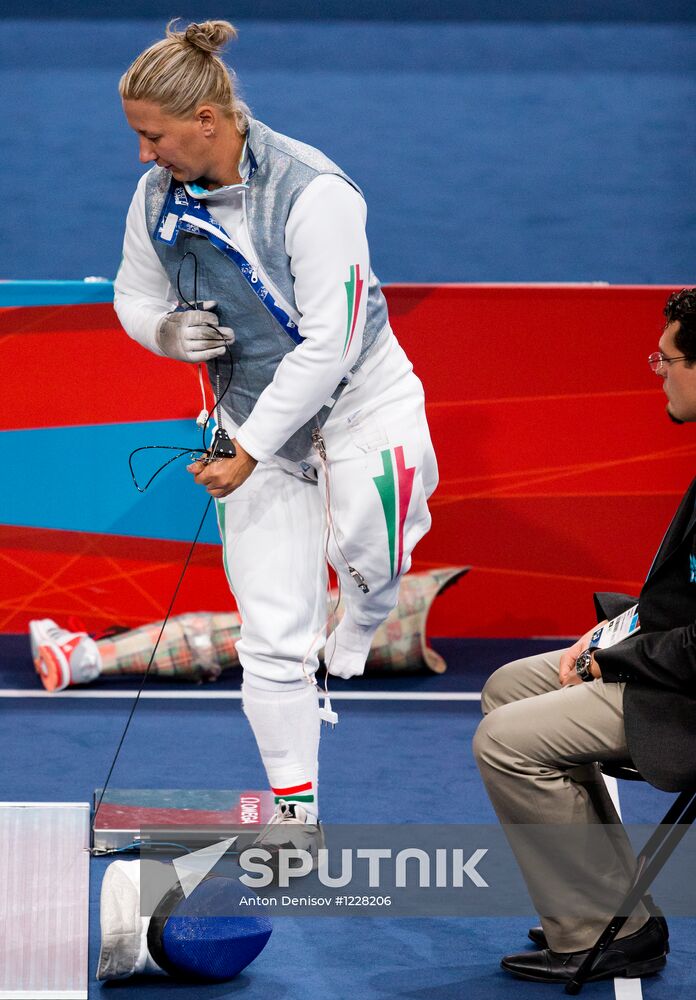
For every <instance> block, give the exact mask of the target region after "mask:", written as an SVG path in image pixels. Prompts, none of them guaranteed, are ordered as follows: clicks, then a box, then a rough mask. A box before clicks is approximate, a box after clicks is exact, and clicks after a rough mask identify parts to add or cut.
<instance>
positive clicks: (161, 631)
mask: <svg viewBox="0 0 696 1000" xmlns="http://www.w3.org/2000/svg"><path fill="white" fill-rule="evenodd" d="M212 501H213V498H212V497H208V502H207V504H206V505H205V510H204V511H203V517H202V518H201V520H200V523H199V525H198V530H197V531H196V535H195V537H194V539H193V541H192V542H191V548H190V549H189V551H188V555H187V556H186V561H185V562H184V568H183V569H182V571H181V574H180V576H179V580H178V582H177V585H176V587H175V589H174V593H173V595H172V599H171V601H170V602H169V607H168V608H167V614H166V615H165V616H164V621H163V622H162V627H161V629H160V631H159V635H158V636H157V642H156V643H155V645H154V648H153V650H152V653H151V655H150V660H149V662H148V665H147V667H146V668H145V673H144V674H143V679H142V680H141V682H140V687H139V688H138V693H137V694H136V696H135V701H134V702H133V705H132V707H131V710H130V715H129V716H128V721H127V722H126V725H125V728H124V730H123V733H122V734H121V739H120V740H119V744H118V747H117V748H116V753H115V754H114V759H113V760H112V762H111V767H110V768H109V773H108V774H107V776H106V781H105V782H104V785H103V787H102V790H101V795H100V796H99V801H98V802H97V805H96V808H95V810H94V820H93V822H92V829H94V827H95V826H96V822H97V816H98V815H99V809H100V808H101V804H102V801H103V799H104V794H105V792H106V789H107V787H108V785H109V781H110V780H111V775H112V774H113V770H114V768H115V766H116V761H117V760H118V755H119V754H120V752H121V747H122V746H123V741H124V740H125V738H126V734H127V732H128V729H129V727H130V724H131V720H132V718H133V715H134V714H135V710H136V708H137V707H138V702H139V701H140V695H141V694H142V692H143V688H144V687H145V681H146V680H147V678H148V674H149V673H150V668H151V667H152V664H153V663H154V660H155V655H156V653H157V649H158V647H159V644H160V640H161V639H162V636H163V635H164V630H165V627H166V625H167V622H168V621H169V616H170V615H171V613H172V608H173V607H174V602H175V601H176V598H177V594H178V593H179V588H180V587H181V584H182V581H183V579H184V574H185V573H186V570H187V569H188V565H189V563H190V562H191V556H192V555H193V550H194V549H195V547H196V542H197V541H198V536H199V535H200V533H201V531H202V530H203V522H204V521H205V519H206V517H207V514H208V511H209V510H210V505H211V503H212Z"/></svg>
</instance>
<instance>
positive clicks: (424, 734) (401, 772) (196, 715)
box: [0, 637, 696, 1000]
mask: <svg viewBox="0 0 696 1000" xmlns="http://www.w3.org/2000/svg"><path fill="white" fill-rule="evenodd" d="M443 642H444V641H442V640H441V641H440V643H438V646H439V648H440V650H441V652H442V651H444V646H446V647H447V652H448V655H449V659H450V664H451V666H450V670H449V671H448V673H446V674H445V675H443V676H442V677H438V678H434V677H428V676H425V677H418V678H415V679H410V680H408V679H402V680H400V681H398V682H396V684H394V682H391V681H388V680H386V679H385V680H382V681H376V680H375V681H373V682H372V685H371V686H372V688H373V689H379V690H389V689H393V687H396V686H397V685H398V686H400V687H401V689H402V690H403V689H408V688H409V687H411V689H412V690H418V686H419V685H421V687H425V688H427V689H428V690H433V689H436V690H440V691H454V690H462V689H463V685H464V684H465V680H466V677H467V676H468V677H469V680H470V682H471V683H470V684H469V688H468V689H469V690H479V687H480V683H481V681H482V679H483V677H484V674H485V673H486V672H490V669H492V668H493V666H494V665H497V664H495V663H493V662H491V661H492V660H493V659H494V658H495V657H496V656H500V655H501V654H502V653H503V652H504V653H505V655H504V656H503V657H502V658H503V659H508V658H511V657H513V656H516V655H523V654H524V653H526V652H529V651H532V650H533V649H535V648H538V642H537V643H534V642H531V643H530V642H529V641H522V640H518V641H511V640H507V641H505V642H502V641H501V642H499V643H490V644H489V643H488V642H484V641H483V640H479V641H475V640H468V641H461V642H457V641H455V640H448V641H446V642H444V646H443ZM3 654H4V655H3ZM497 662H498V663H499V662H501V660H500V659H498V661H497ZM20 676H21V677H23V680H24V681H25V682H26V684H27V687H28V688H31V687H35V683H36V682H35V679H34V675H33V668H32V664H31V661H30V659H29V656H28V649H27V646H26V639H25V638H24V637H21V638H20V637H16V638H10V639H9V640H8V639H3V640H2V642H0V686H1V687H3V688H9V687H17V686H19V685H18V683H17V682H18V679H19V678H20ZM364 683H365V684H369V682H364ZM150 689H151V690H152V689H156V684H155V683H154V682H153V683H152V685H151V687H150ZM464 689H466V688H464ZM104 695H105V697H104V698H103V699H99V700H91V699H90V700H84V699H72V700H70V699H53V698H51V697H50V696H47V697H46V698H45V699H44V698H24V697H20V698H11V699H10V698H7V699H0V713H2V724H1V725H0V759H1V760H2V761H3V764H4V766H3V768H2V771H1V772H0V800H6V801H9V800H25V801H26V800H29V801H31V800H63V801H70V800H72V801H85V800H88V799H89V798H90V796H91V793H92V791H93V789H94V788H95V787H97V786H99V785H100V784H101V783H102V782H103V780H104V776H105V774H106V771H107V768H108V765H109V762H110V759H111V755H112V753H113V751H114V747H115V744H116V741H117V739H118V737H119V735H120V732H121V729H122V727H123V724H124V722H125V719H126V717H127V714H128V711H129V708H130V702H129V701H128V700H126V699H114V698H109V691H108V690H105V691H104ZM336 707H338V709H339V712H340V716H341V719H340V723H339V725H338V727H337V728H336V730H335V731H333V732H330V733H328V734H327V735H326V736H325V737H324V739H323V743H322V770H321V774H320V796H321V801H322V815H323V817H324V819H325V820H326V821H327V822H345V821H348V822H364V823H409V822H433V823H461V822H470V823H488V822H494V821H495V819H494V816H493V813H492V810H491V808H490V805H489V804H488V801H487V799H486V796H485V793H484V791H483V788H482V786H481V783H480V780H479V777H478V773H477V771H476V769H475V765H474V763H473V760H472V756H471V749H470V746H471V737H472V735H473V733H474V730H475V728H476V726H477V723H478V719H479V705H478V702H476V701H474V702H446V701H445V702H422V701H409V702H388V701H387V702H360V701H355V702H351V701H344V702H340V703H337V704H336ZM263 781H264V779H263V774H262V771H261V766H260V764H259V761H258V757H257V753H256V750H255V747H254V745H253V742H252V738H251V734H250V731H249V729H248V726H247V723H246V720H245V719H244V717H243V715H242V713H241V708H240V704H239V702H237V701H229V700H226V701H221V702H216V701H215V700H204V701H193V700H191V701H159V700H151V701H145V702H141V704H140V705H139V707H138V710H137V713H136V716H135V720H134V723H133V726H132V728H131V731H130V733H129V736H128V739H127V742H126V744H125V747H124V750H123V753H122V756H121V759H120V761H119V764H118V765H117V769H116V771H115V773H114V776H113V778H112V783H113V787H129V786H130V787H133V786H135V787H149V788H158V787H161V788H167V787H179V788H200V787H202V786H204V787H219V788H223V787H227V788H231V787H232V788H233V787H256V786H258V787H263ZM622 803H623V809H624V816H625V818H626V819H627V820H629V821H632V822H649V821H650V820H652V819H654V818H655V816H656V815H657V814H658V813H659V812H660V810H664V808H665V796H663V795H661V794H660V793H658V792H655V791H653V790H651V789H648V788H646V787H645V786H642V785H641V786H639V787H637V788H633V787H626V786H623V785H622ZM108 863H109V859H106V858H99V859H94V860H93V861H92V881H91V934H90V977H91V981H90V998H97V997H105V996H107V995H108V994H109V993H110V992H111V991H115V995H117V996H119V997H123V998H124V1000H130V998H131V997H133V998H135V997H141V996H142V997H145V996H157V997H161V998H169V997H177V998H182V997H186V998H188V997H191V996H195V997H200V998H201V1000H205V998H211V1000H212V998H222V997H235V996H238V995H242V994H243V996H244V997H245V1000H257V998H258V1000H261V998H263V1000H266V998H269V997H276V998H279V1000H300V998H301V1000H326V998H334V997H336V998H344V997H346V998H347V997H354V998H375V1000H378V998H387V997H394V998H396V997H404V998H413V1000H418V998H421V997H422V998H426V997H427V998H428V1000H459V998H462V997H466V998H467V1000H469V998H471V1000H482V998H484V997H485V998H498V997H509V996H513V995H514V996H519V997H524V998H527V1000H537V998H541V997H542V996H543V997H545V998H547V997H550V996H553V995H557V994H559V992H560V991H559V990H558V988H557V987H548V986H540V985H535V984H531V983H515V982H513V981H511V980H509V979H508V977H507V976H505V975H504V974H503V973H502V972H500V971H499V969H498V962H499V959H500V956H501V955H502V954H504V953H506V952H509V951H511V950H519V949H521V948H524V947H525V942H526V931H527V927H528V926H529V920H528V919H522V918H514V919H512V918H506V919H502V918H496V919H492V918H478V919H450V918H437V919H416V918H409V919H400V920H396V919H385V918H381V917H380V918H362V917H354V918H350V919H344V918H321V919H320V918H304V919H300V918H278V919H276V920H275V923H274V932H273V935H272V937H271V940H270V943H269V945H268V946H267V948H266V949H265V950H264V951H263V952H262V954H261V955H260V956H259V958H258V959H257V960H256V962H254V964H253V965H252V966H251V967H249V968H248V969H247V970H246V971H245V973H243V974H242V975H241V976H240V977H239V978H238V979H237V980H235V981H234V982H232V983H231V984H227V985H216V986H209V987H196V988H195V991H192V990H191V988H190V987H188V986H182V985H178V984H175V983H173V982H171V981H167V980H145V979H141V980H128V981H124V982H121V983H112V984H109V985H100V984H98V983H97V982H96V981H95V980H94V972H95V969H96V960H97V954H98V948H99V917H98V910H99V891H100V885H101V879H102V876H103V872H104V869H105V867H106V865H107V864H108ZM671 930H672V953H671V955H670V959H669V964H668V967H667V970H666V971H665V972H664V973H663V974H662V975H660V976H658V977H655V978H653V979H650V980H646V981H644V982H643V995H644V997H645V998H646V1000H662V998H665V1000H666V998H667V997H670V998H675V997H684V998H686V997H693V995H694V993H696V967H694V961H693V956H692V945H693V935H694V931H695V930H696V921H695V920H686V919H678V920H672V921H671ZM554 990H555V992H554ZM587 995H588V996H590V997H596V998H601V1000H608V998H610V997H613V995H614V992H613V986H612V985H611V984H610V983H597V984H592V985H591V986H590V987H587Z"/></svg>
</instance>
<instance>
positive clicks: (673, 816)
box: [565, 791, 696, 996]
mask: <svg viewBox="0 0 696 1000" xmlns="http://www.w3.org/2000/svg"><path fill="white" fill-rule="evenodd" d="M694 819H696V792H693V791H688V792H681V794H680V795H679V797H678V799H677V800H676V801H675V802H674V803H673V804H672V806H671V807H670V809H669V810H668V812H667V815H666V816H665V818H664V820H663V821H662V823H660V825H659V826H658V828H657V829H656V830H655V832H654V833H653V834H652V836H651V837H650V839H649V840H648V842H647V844H646V845H645V847H644V848H643V850H642V851H641V852H640V854H639V855H638V866H637V869H636V877H635V879H634V881H633V885H632V886H631V888H630V889H629V890H628V892H627V893H626V895H625V896H624V899H623V901H622V903H621V905H620V906H619V913H625V914H627V915H626V916H615V917H613V918H612V920H611V921H610V922H609V924H608V925H607V926H606V927H605V928H604V930H603V931H602V933H601V934H600V936H599V937H598V939H597V940H596V942H595V944H594V946H593V947H592V948H591V949H590V953H589V954H588V956H587V958H586V959H585V961H584V962H583V963H582V965H581V966H580V968H579V969H578V971H577V972H576V973H575V977H574V978H573V979H571V981H570V982H569V983H568V984H567V985H566V988H565V991H566V993H569V994H570V995H571V996H575V995H576V994H578V993H579V992H580V990H581V989H582V987H583V985H584V983H585V981H586V980H587V978H588V976H589V975H590V974H591V972H592V968H593V966H594V964H595V962H596V960H597V958H598V956H599V955H600V954H601V953H602V952H604V951H606V949H607V948H608V947H609V945H610V944H611V943H612V941H613V940H614V938H615V937H616V935H617V934H618V933H619V931H620V930H621V928H622V927H623V925H624V924H625V923H626V921H627V920H628V917H629V915H630V914H631V913H633V911H634V910H635V908H636V906H637V905H638V903H639V902H640V900H641V899H642V898H643V896H644V895H645V893H646V892H647V890H648V889H649V888H650V886H651V885H652V884H653V882H654V881H655V879H656V878H657V876H658V875H659V874H660V872H661V871H662V869H663V867H664V866H665V864H666V862H667V859H668V858H669V857H670V855H671V854H672V853H673V851H674V849H675V848H676V846H677V844H678V843H679V841H680V840H681V839H682V837H683V836H684V835H685V833H686V831H687V830H688V829H689V827H690V826H691V824H692V823H693V821H694ZM668 821H669V826H668V825H667V823H668Z"/></svg>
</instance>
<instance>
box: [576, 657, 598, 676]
mask: <svg viewBox="0 0 696 1000" xmlns="http://www.w3.org/2000/svg"><path fill="white" fill-rule="evenodd" d="M575 672H576V674H577V675H578V677H579V678H580V680H581V681H593V680H594V677H593V675H592V650H591V649H586V650H585V651H584V653H580V656H578V658H577V660H576V661H575Z"/></svg>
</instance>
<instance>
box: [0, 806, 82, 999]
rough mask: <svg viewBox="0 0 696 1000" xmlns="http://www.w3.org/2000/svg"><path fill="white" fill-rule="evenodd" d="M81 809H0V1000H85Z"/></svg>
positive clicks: (78, 807)
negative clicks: (51, 999)
mask: <svg viewBox="0 0 696 1000" xmlns="http://www.w3.org/2000/svg"><path fill="white" fill-rule="evenodd" d="M89 821H90V806H89V803H88V802H81V803H67V802H52V803H50V802H0V844H1V845H2V851H0V927H1V928H2V934H0V1000H19V998H24V1000H43V998H54V1000H87V991H88V987H87V954H88V943H89V934H88V927H89V827H90V822H89Z"/></svg>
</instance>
